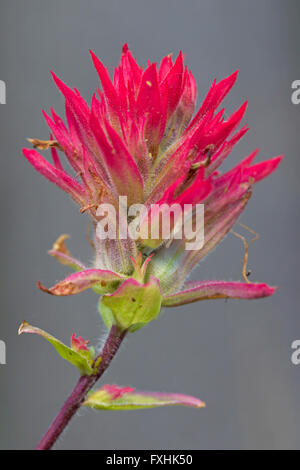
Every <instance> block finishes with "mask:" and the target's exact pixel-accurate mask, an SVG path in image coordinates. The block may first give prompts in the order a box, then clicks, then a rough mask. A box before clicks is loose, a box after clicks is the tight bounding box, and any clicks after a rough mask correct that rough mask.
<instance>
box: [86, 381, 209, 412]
mask: <svg viewBox="0 0 300 470" xmlns="http://www.w3.org/2000/svg"><path fill="white" fill-rule="evenodd" d="M172 405H184V406H190V407H194V408H204V407H205V403H204V402H203V401H201V400H199V399H198V398H195V397H191V396H189V395H182V394H179V393H159V392H139V391H136V390H135V389H134V388H131V387H118V386H117V385H104V386H103V387H102V388H100V390H97V391H96V392H91V393H89V394H88V396H87V398H86V400H85V402H84V403H83V406H88V407H90V408H94V409H98V410H138V409H147V408H156V407H159V406H172Z"/></svg>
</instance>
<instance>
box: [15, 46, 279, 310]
mask: <svg viewBox="0 0 300 470" xmlns="http://www.w3.org/2000/svg"><path fill="white" fill-rule="evenodd" d="M91 55H92V59H93V62H94V65H95V68H96V70H97V72H98V75H99V78H100V82H101V85H102V91H100V90H97V93H96V94H94V95H93V97H92V100H91V104H90V105H88V104H87V103H86V101H85V100H84V99H83V98H82V97H81V96H80V94H79V92H78V91H77V90H76V89H74V90H72V89H71V88H69V87H68V86H67V85H65V84H64V83H63V82H62V81H61V80H60V79H59V78H57V77H56V75H54V74H53V78H54V81H55V83H56V85H57V86H58V88H59V90H60V91H61V93H62V94H63V95H64V98H65V106H66V123H64V122H63V120H62V119H61V118H60V117H59V116H57V114H56V113H55V112H54V111H53V110H52V117H50V116H48V115H47V114H46V113H44V115H45V118H46V121H47V123H48V125H49V127H50V131H51V139H55V140H52V142H50V143H49V146H50V147H51V153H52V159H53V163H52V164H50V163H49V162H48V161H47V160H45V159H44V158H43V157H42V156H41V155H40V154H39V153H38V152H37V151H36V150H27V149H24V151H23V152H24V155H25V157H26V158H27V160H28V161H29V162H30V163H31V164H32V166H33V167H34V168H35V169H36V170H37V171H39V172H40V173H41V174H43V175H44V176H45V177H46V178H47V179H49V180H50V181H51V182H53V183H55V184H56V185H57V186H59V187H60V188H61V189H63V190H64V191H66V192H67V193H69V194H70V195H71V197H72V198H73V199H74V200H75V201H76V202H77V203H78V204H79V205H80V209H81V212H85V211H88V212H89V213H90V215H91V217H92V218H93V220H94V221H95V222H97V220H98V216H97V208H98V207H99V205H100V204H102V203H110V204H113V205H114V206H115V207H116V208H117V207H118V202H119V196H127V198H128V204H130V205H131V204H134V203H142V204H144V205H145V206H146V208H147V210H148V211H149V212H150V213H151V211H152V209H151V204H155V203H157V204H159V205H162V204H164V203H167V204H173V203H177V204H179V205H180V206H183V205H184V204H192V207H193V208H194V207H195V206H196V204H198V203H200V202H201V203H203V204H204V206H205V243H204V246H203V247H202V248H201V249H199V250H196V251H185V250H184V243H185V240H180V241H179V240H174V241H173V242H172V244H171V246H169V245H168V246H166V244H165V243H164V241H163V240H158V241H155V242H153V240H146V241H141V240H138V241H135V240H131V239H130V238H128V239H126V240H100V239H97V237H95V248H96V256H95V264H94V266H93V269H94V270H95V271H93V273H92V274H93V275H92V276H90V274H89V276H87V275H86V274H85V273H86V271H85V270H83V271H81V273H82V274H81V273H77V274H76V276H74V278H72V279H71V281H70V279H69V278H68V285H67V287H68V289H69V288H70V289H69V291H68V294H69V293H77V292H79V291H81V290H83V289H81V287H82V286H83V285H84V288H87V287H95V283H96V284H97V282H98V284H99V286H98V287H99V292H101V293H103V292H104V293H105V289H103V286H105V285H106V284H105V283H106V282H107V280H106V279H107V276H108V274H107V273H108V272H109V276H111V278H112V279H111V280H110V281H109V282H110V291H109V292H112V291H113V290H114V289H116V288H117V287H118V286H119V285H120V283H121V282H122V281H121V280H120V281H119V282H117V281H118V277H120V276H131V275H132V273H133V271H134V265H133V263H132V261H131V260H132V258H133V259H138V255H139V254H140V253H142V254H143V256H144V258H145V256H146V255H149V253H150V252H151V249H153V250H154V252H153V253H154V256H153V258H152V259H151V262H150V263H149V266H148V267H147V273H148V278H147V277H146V278H145V279H143V280H140V281H143V282H147V281H148V279H149V276H150V275H153V276H154V277H157V278H158V279H159V280H160V283H161V288H162V295H163V299H164V296H165V297H166V299H167V300H166V302H165V304H166V305H171V304H174V305H175V304H176V305H178V304H181V303H183V300H184V303H187V302H188V301H189V300H188V299H189V298H191V299H192V300H190V301H194V300H199V299H201V298H216V297H237V298H253V297H260V296H266V295H271V294H272V293H273V291H274V290H273V289H272V288H269V287H268V286H266V285H265V284H245V285H243V284H242V283H236V284H235V285H234V286H232V285H231V284H234V283H229V284H230V286H229V285H227V284H228V283H223V282H221V283H217V282H216V281H212V282H213V284H212V285H209V286H208V285H207V284H205V286H204V287H203V285H202V284H201V283H199V286H198V287H197V289H198V291H199V292H200V290H201V289H204V290H203V291H201V292H202V294H203V295H202V294H201V292H200V294H199V295H195V289H196V287H195V286H194V287H193V288H192V289H190V288H189V287H188V286H187V288H186V287H185V280H186V277H187V276H188V274H189V273H190V271H191V270H192V269H193V268H194V267H195V266H196V264H197V263H198V262H199V261H200V260H201V259H202V258H203V257H204V256H205V255H206V254H207V253H208V252H209V251H211V250H212V249H213V248H214V246H215V245H216V244H217V243H219V242H220V241H221V240H222V239H223V238H224V236H225V234H226V233H227V232H228V231H229V230H230V229H231V227H232V226H233V225H234V223H235V222H236V221H237V219H238V217H239V216H240V214H241V213H242V211H243V210H244V208H245V206H246V204H247V202H248V200H249V197H250V195H251V191H252V186H253V185H254V183H256V182H258V181H260V180H261V179H263V178H265V177H267V176H268V175H269V174H271V173H272V172H273V171H274V170H275V169H276V168H277V166H278V165H279V163H280V160H281V158H282V156H278V157H275V158H273V159H270V160H267V161H265V162H260V163H257V164H253V160H254V158H255V157H256V155H257V151H255V152H253V153H252V154H251V155H249V156H248V157H247V158H245V159H244V160H242V161H241V162H240V163H239V164H238V165H236V166H235V167H234V168H233V169H232V170H230V171H227V172H225V173H223V174H222V173H219V167H220V166H221V164H222V163H223V162H224V160H225V159H226V158H227V157H228V156H229V154H230V152H231V150H232V149H233V147H234V146H235V145H236V144H237V142H239V140H240V139H241V138H242V137H243V136H244V135H245V133H246V132H247V130H248V128H247V127H242V128H241V129H239V130H238V127H239V125H240V123H241V121H242V118H243V116H244V113H245V110H246V105H247V103H244V104H243V105H242V106H241V107H240V108H239V109H238V110H236V111H235V112H233V113H232V114H231V115H230V116H229V117H226V118H225V117H224V109H221V110H220V111H219V110H218V108H219V106H220V104H221V103H222V101H223V99H224V98H225V96H226V95H227V94H228V92H229V91H230V90H231V88H232V87H233V85H234V83H235V81H236V78H237V72H234V73H233V74H232V75H230V76H229V77H227V78H225V79H223V80H221V81H220V82H218V83H217V81H216V80H214V82H213V84H212V86H211V88H210V90H209V92H208V94H207V96H206V98H205V100H204V102H203V104H202V105H201V107H200V109H199V110H198V111H197V113H196V114H195V116H194V117H193V118H192V116H193V114H194V108H195V101H196V83H195V79H194V77H193V75H192V73H191V72H190V71H189V70H188V69H187V67H186V66H184V63H183V55H182V53H181V52H180V54H179V55H178V57H177V59H176V60H175V61H173V60H172V57H171V55H168V56H166V57H165V58H163V60H162V61H161V63H160V65H159V66H157V64H156V63H149V64H148V66H147V67H146V68H145V69H143V68H142V67H140V66H139V65H138V64H137V61H136V60H135V59H134V58H133V56H132V54H131V52H130V51H129V49H128V46H127V45H125V46H124V47H123V52H122V56H121V61H120V64H119V66H118V67H117V68H116V69H115V72H114V77H113V80H111V79H110V76H109V72H108V70H107V69H106V68H105V67H104V66H103V64H102V63H101V62H100V60H99V59H98V58H97V57H96V56H95V54H94V53H93V52H91ZM52 135H53V137H52ZM37 142H38V144H37V146H38V147H41V146H42V144H41V143H40V144H39V141H37ZM58 151H63V152H64V154H65V156H66V158H67V160H68V162H69V164H70V166H71V167H72V168H73V170H74V172H73V176H71V175H70V174H69V173H68V172H67V171H66V170H65V169H64V168H63V165H62V163H61V161H60V158H59V155H58ZM54 251H55V250H52V252H53V253H54ZM53 256H55V257H56V258H57V259H59V260H60V261H61V262H63V264H69V265H70V266H71V265H72V266H74V265H75V266H80V263H79V262H77V261H76V260H74V259H72V258H70V259H69V254H66V253H65V252H61V253H59V252H57V251H56V254H54V255H53ZM67 258H68V259H69V261H68V259H67ZM81 266H82V265H81ZM90 272H91V271H89V273H90ZM115 280H116V283H115V284H114V287H111V282H115ZM63 282H65V281H63ZM70 282H71V283H70ZM101 282H102V283H101ZM209 282H210V281H209ZM251 286H252V287H251ZM61 287H63V289H61ZM101 288H102V290H101ZM180 289H183V292H184V294H183V296H181V297H180V299H179V298H178V299H174V297H173V295H175V294H176V293H177V292H181V291H180ZM191 291H192V292H191ZM188 292H189V293H190V294H189V293H188ZM204 292H208V294H207V295H204ZM51 293H54V294H55V295H66V290H65V284H64V285H60V284H58V285H57V286H55V288H54V289H52V291H51ZM176 295H177V294H176ZM189 295H190V297H189ZM170 296H171V297H170ZM163 304H164V301H163Z"/></svg>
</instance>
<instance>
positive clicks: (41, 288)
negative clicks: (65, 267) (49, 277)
mask: <svg viewBox="0 0 300 470" xmlns="http://www.w3.org/2000/svg"><path fill="white" fill-rule="evenodd" d="M36 285H37V288H38V289H40V290H41V291H43V292H46V293H47V294H50V295H53V293H52V292H51V290H50V289H47V287H45V286H43V284H42V283H41V281H37V283H36Z"/></svg>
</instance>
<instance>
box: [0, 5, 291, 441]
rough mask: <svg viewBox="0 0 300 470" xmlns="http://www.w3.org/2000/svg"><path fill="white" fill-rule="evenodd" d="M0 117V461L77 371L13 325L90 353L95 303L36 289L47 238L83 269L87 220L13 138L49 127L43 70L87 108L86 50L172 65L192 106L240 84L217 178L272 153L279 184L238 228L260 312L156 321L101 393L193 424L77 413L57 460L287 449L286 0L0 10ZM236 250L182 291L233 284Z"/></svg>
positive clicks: (36, 427) (199, 312)
mask: <svg viewBox="0 0 300 470" xmlns="http://www.w3.org/2000/svg"><path fill="white" fill-rule="evenodd" d="M0 8H1V18H0V38H1V52H0V79H2V80H5V81H6V84H7V104H6V105H1V106H0V122H1V128H0V137H1V186H0V191H1V219H0V220H1V243H0V246H1V251H2V253H1V271H0V289H1V311H0V339H2V340H5V341H6V344H7V365H5V366H4V365H2V366H0V423H1V424H0V447H1V448H3V449H17V448H26V449H27V448H32V447H34V445H35V444H36V443H37V441H38V440H39V438H40V437H41V435H42V433H43V432H44V431H45V430H46V428H47V426H48V425H49V423H50V421H51V420H52V418H53V417H54V415H55V414H56V412H57V411H58V408H59V407H60V405H61V404H62V402H63V401H64V399H65V397H66V395H67V394H68V393H69V392H70V390H71V388H72V387H73V385H74V383H75V381H76V379H77V373H76V370H73V368H72V366H70V365H69V364H67V363H65V362H64V361H63V360H61V359H60V358H59V357H58V356H57V355H56V353H55V352H54V351H53V350H52V348H51V347H50V345H49V344H48V343H46V342H45V341H43V340H42V339H41V338H38V337H34V336H26V335H24V336H21V337H18V336H17V329H18V326H19V324H20V322H21V321H22V320H24V319H26V320H28V321H30V322H31V323H33V324H35V325H37V326H40V327H41V328H43V329H45V330H47V331H49V332H51V333H53V334H55V335H57V336H58V337H59V338H61V339H62V340H64V341H69V337H70V335H71V333H72V332H73V331H74V330H76V332H78V333H80V334H81V335H83V336H84V337H86V338H90V339H91V340H92V341H93V342H94V343H95V344H99V341H100V339H101V338H102V337H103V333H104V327H103V324H102V322H101V320H100V318H99V316H98V314H97V311H96V301H97V297H96V295H95V294H94V293H93V292H86V293H83V294H81V295H79V296H74V297H70V298H60V299H59V298H54V297H51V296H48V295H45V294H43V293H42V292H40V291H38V290H37V289H36V281H37V280H38V279H40V280H41V281H42V282H43V283H44V284H46V285H52V284H53V283H54V282H55V281H56V280H58V279H61V278H63V277H64V275H65V274H66V273H67V272H68V271H67V270H65V269H64V268H63V267H62V266H61V265H59V264H58V263H56V261H55V260H53V259H52V258H50V257H49V256H48V255H47V254H46V251H47V249H49V248H50V247H51V245H52V243H53V241H54V240H55V239H56V237H57V236H58V235H59V234H61V233H65V232H67V233H70V234H72V239H71V240H70V243H69V246H70V248H71V250H72V252H74V254H76V255H77V256H78V257H80V258H81V259H82V260H85V261H86V260H90V259H91V257H92V252H91V250H90V248H89V245H88V243H87V241H86V238H85V228H86V223H87V217H86V216H83V215H80V214H79V213H78V208H77V207H76V206H75V205H74V204H73V203H72V202H71V201H70V200H69V199H68V197H66V196H65V194H64V193H63V192H61V191H60V190H58V189H57V188H55V187H54V186H53V185H51V184H50V183H48V182H46V181H45V180H44V179H43V178H42V177H41V176H39V175H38V174H36V173H35V172H34V170H33V169H31V167H30V166H29V165H28V163H27V162H26V161H25V159H23V158H22V156H21V148H22V147H23V146H26V142H25V138H26V137H39V138H47V137H48V130H47V126H46V124H45V123H44V121H43V118H42V115H41V109H42V108H44V109H46V110H49V108H50V106H51V105H52V106H53V107H54V108H55V110H56V111H57V112H58V113H59V114H63V108H64V106H63V100H62V98H61V96H60V94H59V93H58V91H57V90H56V88H55V86H54V84H53V83H52V81H51V79H50V75H49V70H51V69H53V70H54V71H55V72H56V73H57V74H58V75H59V76H60V77H61V78H63V80H65V81H66V82H67V83H69V84H70V85H72V86H76V87H77V88H78V89H79V90H80V91H81V93H82V94H83V96H84V97H85V98H86V99H90V98H91V96H92V93H93V91H94V89H95V88H96V86H97V85H98V79H97V74H96V72H95V70H94V69H93V67H92V64H91V60H90V57H89V53H88V49H89V48H91V49H93V50H94V51H95V52H96V53H97V54H98V56H100V57H101V59H103V62H104V63H105V64H107V65H108V66H109V67H110V69H111V70H112V67H113V66H114V65H116V64H117V62H118V60H119V55H120V49H121V46H122V44H123V43H124V42H125V41H127V42H128V43H129V45H130V47H131V48H132V49H133V52H134V54H135V55H136V56H137V58H138V59H139V61H140V62H141V63H145V62H146V59H148V58H149V59H151V60H154V59H155V60H159V59H160V58H161V57H162V56H164V55H165V54H167V53H169V52H170V51H171V52H174V53H178V51H179V50H180V49H182V50H183V51H184V52H185V53H186V60H187V64H188V65H189V67H190V68H192V70H193V73H194V75H195V78H196V80H197V84H198V88H199V95H198V96H199V97H198V104H199V102H200V101H201V100H202V98H203V96H204V94H205V93H206V91H207V90H208V87H209V85H210V83H211V81H212V79H213V78H214V77H217V78H218V79H221V78H222V77H223V76H226V75H228V74H229V73H231V72H232V71H234V70H235V69H237V68H239V69H240V75H239V79H238V82H237V85H236V86H235V88H234V90H233V91H232V92H231V95H230V97H229V99H227V100H226V105H227V106H228V111H233V110H234V109H235V108H236V107H237V106H238V105H239V104H240V103H242V101H243V100H244V99H246V98H248V99H249V108H248V111H247V114H246V119H245V122H246V123H248V124H249V125H250V127H251V131H250V132H249V134H248V135H247V136H246V137H245V139H244V140H243V141H242V142H241V143H240V144H239V146H238V148H237V149H236V150H235V151H234V153H233V154H232V156H231V157H230V162H229V163H227V167H228V165H232V164H234V163H235V162H237V161H238V160H239V159H241V158H242V157H244V156H245V155H247V154H248V153H249V152H250V151H251V150H253V149H254V148H256V147H260V148H261V153H260V157H259V158H260V159H263V158H267V157H270V156H274V155H278V154H280V153H284V154H285V155H286V159H285V161H284V162H283V164H282V165H281V167H280V170H279V171H278V172H277V173H276V174H274V175H272V176H271V177H270V178H269V179H268V180H266V181H265V182H263V183H260V184H258V186H257V187H256V188H255V189H256V190H255V193H254V196H253V198H252V200H251V201H250V203H249V206H248V208H247V210H246V212H245V213H244V214H243V216H242V219H241V220H242V221H243V222H244V223H246V224H248V225H250V226H251V227H252V228H253V229H255V230H256V231H257V232H259V233H260V235H261V238H260V240H259V241H257V242H255V244H253V245H252V246H251V248H250V263H249V264H250V267H251V268H252V276H251V279H253V280H259V281H266V282H268V283H270V284H273V285H279V286H280V290H279V291H278V293H276V295H275V296H274V297H273V298H269V299H262V300H257V301H249V302H243V301H228V302H224V301H210V302H202V303H199V304H193V305H190V306H186V307H182V308H177V309H169V310H167V311H164V312H163V313H162V314H161V316H160V318H159V320H158V321H155V322H153V323H152V324H150V325H148V326H147V327H146V328H144V329H142V330H141V331H139V332H138V333H136V334H134V335H131V336H130V337H129V338H128V339H127V341H126V342H125V344H124V346H123V347H122V351H121V354H119V356H118V357H117V359H116V360H115V362H113V364H112V366H111V368H110V370H109V371H108V372H107V374H106V376H105V382H108V383H119V384H122V385H131V386H135V387H137V388H140V389H146V390H147V389H149V390H161V391H169V392H181V393H187V394H192V395H195V396H198V397H199V398H202V399H203V400H205V401H206V402H207V408H206V409H205V410H194V409H187V408H183V407H178V408H175V407H174V408H166V409H155V410H150V411H149V410H146V411H136V412H135V411H128V412H92V411H90V410H84V411H81V412H80V416H79V417H77V418H76V419H74V420H73V422H72V424H71V425H70V426H69V428H68V432H67V433H65V434H64V436H63V437H62V438H61V440H60V442H59V443H58V445H57V448H60V449H67V448H69V449H78V448H81V449H133V448H136V449H151V448H157V449H159V448H168V449H198V448H200V449H215V448H222V449H232V448H235V449H247V448H262V449H265V448H270V449H281V448H284V449H286V448H299V435H300V400H299V396H300V366H298V367H297V366H294V365H292V363H291V360H290V356H291V352H292V351H291V347H290V346H291V343H292V341H293V340H295V339H298V338H300V318H299V302H298V301H299V283H298V279H299V269H300V266H299V249H298V243H299V218H298V210H299V203H298V201H299V191H300V189H299V188H300V186H299V122H300V105H299V106H298V107H297V106H295V105H292V103H291V99H290V96H291V82H292V81H293V80H296V79H300V68H299V66H300V59H299V57H300V55H299V41H300V30H299V11H300V4H299V1H296V0H294V1H293V0H285V1H283V0H282V1H277V0H268V1H266V0H263V1H262V0H251V1H250V0H247V1H245V0H244V1H238V0H235V1H233V0H226V1H224V0H209V1H208V0H202V1H200V0H197V1H196V0H189V1H186V2H183V1H177V0H176V1H175V0H173V1H171V0H168V1H166V0H160V1H158V0H151V1H148V0H147V1H145V0H123V1H122V0H110V1H109V2H108V1H106V2H105V1H100V0H98V1H96V0H85V1H83V0H82V1H79V0H52V1H51V2H47V1H37V0H26V2H25V1H21V0H19V1H18V0H14V1H11V0H10V1H8V0H7V1H4V0H1V7H0ZM241 263H242V244H241V242H240V240H238V239H236V238H235V237H234V236H233V235H229V236H228V237H227V238H226V240H225V241H224V242H223V243H222V244H221V246H219V247H218V248H217V249H216V250H215V251H214V253H213V254H211V255H210V256H209V257H208V258H207V259H206V260H205V261H204V262H203V263H202V264H201V265H200V266H199V267H198V269H197V271H196V272H195V273H194V278H195V279H197V278H198V279H206V278H207V279H210V278H211V279H222V278H223V279H226V280H230V279H233V280H238V279H240V277H241Z"/></svg>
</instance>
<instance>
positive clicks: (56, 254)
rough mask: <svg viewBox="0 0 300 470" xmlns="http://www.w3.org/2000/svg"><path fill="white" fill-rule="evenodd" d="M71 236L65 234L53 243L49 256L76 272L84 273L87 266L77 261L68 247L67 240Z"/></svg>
mask: <svg viewBox="0 0 300 470" xmlns="http://www.w3.org/2000/svg"><path fill="white" fill-rule="evenodd" d="M69 237H70V235H67V234H63V235H60V237H58V239H57V240H56V241H55V242H54V243H53V247H52V250H49V251H48V253H49V255H51V256H53V258H55V259H56V260H57V261H58V262H59V263H60V264H64V265H65V266H69V267H70V268H72V269H74V271H83V270H85V269H86V266H85V265H84V264H82V263H81V262H80V261H78V260H77V259H75V258H73V256H72V255H71V253H70V252H69V250H68V249H67V247H66V243H65V241H66V239H67V238H69Z"/></svg>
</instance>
